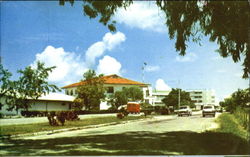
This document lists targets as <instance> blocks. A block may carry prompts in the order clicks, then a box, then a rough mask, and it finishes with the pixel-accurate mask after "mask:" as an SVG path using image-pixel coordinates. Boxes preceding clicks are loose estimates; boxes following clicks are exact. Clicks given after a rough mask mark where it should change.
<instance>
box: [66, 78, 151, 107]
mask: <svg viewBox="0 0 250 157" xmlns="http://www.w3.org/2000/svg"><path fill="white" fill-rule="evenodd" d="M103 80H104V87H106V88H107V91H106V92H105V95H106V100H104V101H103V102H101V104H100V109H101V110H105V109H108V108H109V107H111V106H110V105H109V104H108V98H109V97H110V96H111V95H113V94H114V93H115V92H116V91H121V90H122V89H123V88H129V87H139V88H140V89H141V90H142V91H143V98H144V101H145V102H147V103H149V104H152V103H153V100H152V97H151V96H152V88H151V86H150V84H145V83H141V82H137V81H133V80H129V79H127V78H123V77H120V76H118V75H115V74H114V75H107V76H103ZM84 83H85V82H84V81H82V82H77V83H73V84H70V85H67V86H64V87H63V89H65V94H66V95H71V96H77V91H76V89H77V87H78V86H80V85H84Z"/></svg>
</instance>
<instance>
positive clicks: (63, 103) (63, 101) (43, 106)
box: [0, 93, 75, 115]
mask: <svg viewBox="0 0 250 157" xmlns="http://www.w3.org/2000/svg"><path fill="white" fill-rule="evenodd" d="M74 99H75V97H73V96H69V95H65V94H62V93H49V94H47V95H43V96H41V97H39V98H38V99H36V100H35V99H29V103H30V108H28V111H67V110H71V108H72V104H73V101H74ZM4 103H5V98H1V99H0V113H1V114H3V115H20V114H21V111H22V110H18V111H16V110H15V109H14V110H12V111H8V110H7V109H8V106H7V105H6V104H4Z"/></svg>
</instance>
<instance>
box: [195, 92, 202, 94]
mask: <svg viewBox="0 0 250 157" xmlns="http://www.w3.org/2000/svg"><path fill="white" fill-rule="evenodd" d="M194 94H202V92H194Z"/></svg>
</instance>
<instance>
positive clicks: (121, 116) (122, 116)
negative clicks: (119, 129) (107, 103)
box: [116, 112, 125, 119]
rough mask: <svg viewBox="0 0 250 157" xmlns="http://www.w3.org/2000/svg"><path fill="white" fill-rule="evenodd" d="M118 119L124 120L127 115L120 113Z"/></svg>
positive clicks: (117, 115)
mask: <svg viewBox="0 0 250 157" xmlns="http://www.w3.org/2000/svg"><path fill="white" fill-rule="evenodd" d="M116 117H117V118H119V119H122V118H124V117H125V115H124V114H123V113H122V112H120V113H117V114H116Z"/></svg>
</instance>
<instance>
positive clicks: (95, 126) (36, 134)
mask: <svg viewBox="0 0 250 157" xmlns="http://www.w3.org/2000/svg"><path fill="white" fill-rule="evenodd" d="M146 118H147V117H146ZM148 118H149V117H148ZM150 119H153V118H152V117H151V118H150ZM142 120H145V119H139V120H127V121H121V122H111V123H104V124H98V125H89V126H83V127H74V128H66V129H58V130H51V131H41V132H35V133H26V134H18V135H5V136H2V137H0V139H1V140H3V139H18V138H22V137H28V136H38V135H52V134H56V133H61V132H66V131H75V130H82V129H89V128H98V127H104V126H111V125H118V124H126V123H130V122H134V121H142Z"/></svg>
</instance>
